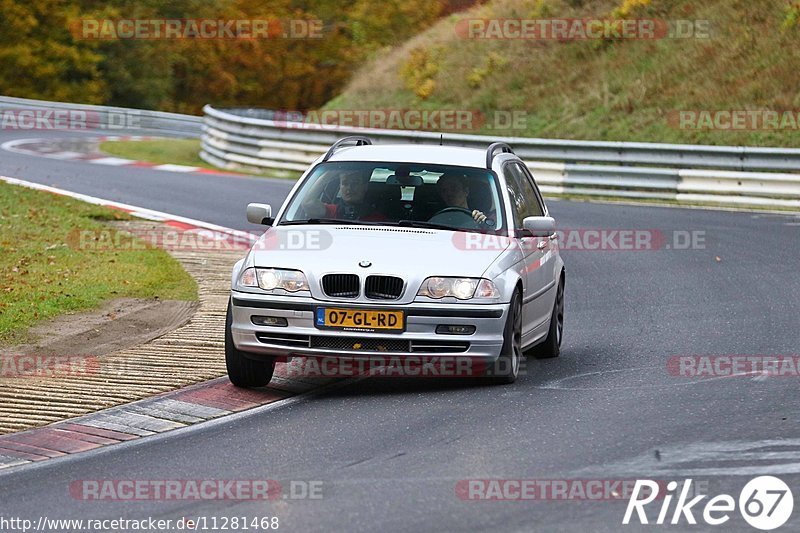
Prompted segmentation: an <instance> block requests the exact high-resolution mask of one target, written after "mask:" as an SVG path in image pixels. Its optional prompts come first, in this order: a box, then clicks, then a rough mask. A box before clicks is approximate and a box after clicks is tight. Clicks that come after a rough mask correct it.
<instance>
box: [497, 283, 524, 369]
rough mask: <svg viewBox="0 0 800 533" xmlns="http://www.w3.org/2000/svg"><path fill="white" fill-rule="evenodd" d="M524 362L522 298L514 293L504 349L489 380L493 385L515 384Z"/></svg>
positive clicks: (505, 333) (507, 320)
mask: <svg viewBox="0 0 800 533" xmlns="http://www.w3.org/2000/svg"><path fill="white" fill-rule="evenodd" d="M521 360H522V296H520V293H519V291H514V296H513V297H512V298H511V305H509V307H508V318H507V319H506V326H505V330H504V331H503V348H502V350H501V351H500V357H498V358H497V361H495V363H494V365H493V366H492V367H490V370H489V379H490V380H491V381H492V383H496V384H508V383H514V382H515V381H516V380H517V376H519V365H520V361H521Z"/></svg>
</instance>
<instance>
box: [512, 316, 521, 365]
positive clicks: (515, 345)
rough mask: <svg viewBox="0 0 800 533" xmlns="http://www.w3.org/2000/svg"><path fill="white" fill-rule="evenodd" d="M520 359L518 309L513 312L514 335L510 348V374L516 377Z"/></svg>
mask: <svg viewBox="0 0 800 533" xmlns="http://www.w3.org/2000/svg"><path fill="white" fill-rule="evenodd" d="M521 357H522V313H520V311H519V308H517V309H516V310H515V311H514V334H513V342H512V347H511V372H512V375H514V376H516V375H517V374H518V373H519V362H520V359H521Z"/></svg>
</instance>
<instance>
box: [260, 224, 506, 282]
mask: <svg viewBox="0 0 800 533" xmlns="http://www.w3.org/2000/svg"><path fill="white" fill-rule="evenodd" d="M509 244H510V239H508V238H507V237H497V236H494V235H482V234H477V233H467V232H454V231H444V230H430V229H418V228H393V227H390V226H333V225H331V226H327V225H314V226H310V225H309V226H277V227H272V228H270V229H269V230H268V231H267V232H266V233H264V235H262V236H261V238H260V239H259V240H258V241H257V242H256V244H255V245H254V246H253V249H252V251H251V255H252V257H251V261H250V262H249V264H250V265H254V266H260V267H274V268H291V269H299V270H302V271H303V272H304V273H305V274H306V276H310V277H314V278H317V277H320V276H321V275H322V274H325V273H329V272H352V273H356V274H391V275H396V276H400V277H402V278H404V279H407V280H409V281H411V280H412V279H414V278H417V277H419V276H422V278H425V277H428V276H462V277H480V276H481V275H482V274H483V273H484V272H485V271H486V269H487V268H488V267H489V266H490V265H491V264H492V262H493V261H494V260H495V259H497V257H498V256H499V255H500V254H501V253H502V252H503V250H505V249H506V248H507V247H508V246H509ZM362 262H364V263H363V264H364V265H366V263H370V265H369V266H360V263H362ZM422 278H420V280H421V279H422Z"/></svg>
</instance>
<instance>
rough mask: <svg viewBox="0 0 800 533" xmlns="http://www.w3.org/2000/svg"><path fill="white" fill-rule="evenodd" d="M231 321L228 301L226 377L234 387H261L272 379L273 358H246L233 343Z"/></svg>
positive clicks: (226, 318) (231, 313) (273, 369)
mask: <svg viewBox="0 0 800 533" xmlns="http://www.w3.org/2000/svg"><path fill="white" fill-rule="evenodd" d="M232 322H233V311H232V310H231V303H230V302H228V312H227V315H226V317H225V366H226V367H227V368H228V379H230V380H231V383H233V385H234V386H235V387H241V388H250V387H263V386H264V385H266V384H268V383H269V381H270V380H271V379H272V373H273V372H274V371H275V358H270V359H267V360H264V361H254V360H253V359H248V358H247V357H246V355H245V353H244V352H243V351H241V350H239V349H237V348H236V345H234V344H233V335H232V334H231V323H232Z"/></svg>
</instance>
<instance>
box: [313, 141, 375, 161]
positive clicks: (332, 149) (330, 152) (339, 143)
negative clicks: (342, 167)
mask: <svg viewBox="0 0 800 533" xmlns="http://www.w3.org/2000/svg"><path fill="white" fill-rule="evenodd" d="M352 142H355V143H356V146H364V145H368V144H372V139H370V138H369V137H362V136H360V135H351V136H350V137H344V138H342V139H339V140H338V141H336V142H335V143H333V145H331V147H330V148H328V151H327V152H326V153H325V157H323V158H322V161H323V162H325V161H327V160H328V159H330V158H331V156H332V155H333V153H334V152H335V151H336V149H337V148H339V147H340V146H342V145H344V144H347V143H352Z"/></svg>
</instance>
